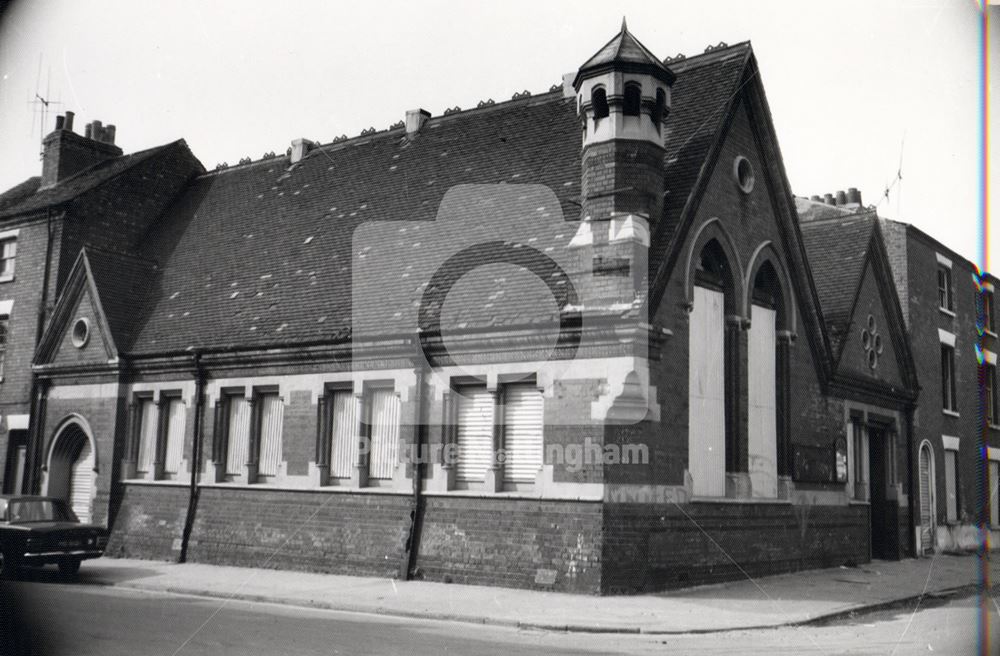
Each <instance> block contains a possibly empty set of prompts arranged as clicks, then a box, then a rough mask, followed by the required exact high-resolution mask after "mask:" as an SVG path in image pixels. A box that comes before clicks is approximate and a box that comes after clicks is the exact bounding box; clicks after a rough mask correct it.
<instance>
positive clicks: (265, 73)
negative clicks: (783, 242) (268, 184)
mask: <svg viewBox="0 0 1000 656" xmlns="http://www.w3.org/2000/svg"><path fill="white" fill-rule="evenodd" d="M2 1H3V0H0V2H2ZM996 9H997V8H996V7H992V8H991V9H990V11H992V12H993V13H992V14H991V16H993V20H992V22H991V27H992V29H991V34H990V36H989V39H990V43H991V44H993V47H994V56H993V58H992V61H991V63H990V69H991V71H990V75H991V78H992V79H991V87H992V89H991V90H992V92H993V98H994V101H993V103H992V108H991V110H990V113H991V119H995V118H997V115H998V114H1000V93H998V92H997V86H998V83H1000V47H996V46H997V45H1000V12H997V11H996ZM623 16H625V17H627V19H628V25H629V30H630V31H631V32H632V33H633V34H635V35H636V37H638V38H639V40H641V41H642V42H643V43H644V44H645V45H646V46H647V47H648V48H649V49H650V50H652V52H653V53H655V54H656V55H657V56H659V57H667V56H672V55H675V54H677V53H684V54H686V55H689V56H690V55H694V54H697V53H701V52H703V51H704V49H705V47H706V46H708V45H715V44H718V43H719V42H722V41H724V42H726V43H730V44H732V43H736V42H739V41H745V40H750V41H751V42H752V43H753V48H754V52H755V54H756V57H757V60H758V62H759V65H760V69H761V75H762V80H763V83H764V88H765V91H766V94H767V97H768V102H769V104H770V107H771V112H772V115H773V120H774V124H775V127H776V129H777V134H778V139H779V143H780V147H781V152H782V155H783V158H784V163H785V167H786V170H787V172H788V177H789V180H790V182H791V186H792V191H793V192H794V193H795V194H797V195H803V196H810V195H813V194H820V195H822V194H824V193H827V192H836V191H837V190H838V189H847V188H848V187H857V188H858V189H860V190H861V192H862V197H863V200H864V202H865V203H866V204H877V206H878V211H879V214H880V215H881V216H884V217H888V218H893V219H898V220H902V221H906V222H908V223H911V224H913V225H916V226H917V227H919V228H920V229H922V230H924V231H925V232H927V233H929V234H930V235H932V236H933V237H935V238H937V239H938V240H940V241H942V242H944V243H945V244H947V245H948V246H949V247H951V248H952V249H953V250H955V251H957V252H958V253H960V254H961V255H963V256H965V257H967V258H968V259H970V260H972V261H974V262H976V263H977V264H979V265H980V266H983V262H982V258H981V257H980V253H981V250H980V247H979V234H980V228H979V226H980V221H981V216H982V212H981V209H980V208H981V205H980V198H981V189H982V184H981V180H982V175H981V164H982V157H983V156H982V148H981V146H982V132H981V130H982V124H983V122H982V111H983V109H982V107H983V100H982V80H983V77H982V65H983V64H982V61H983V56H982V32H981V30H982V14H981V9H980V6H979V5H978V4H977V3H975V2H972V1H966V0H926V1H920V0H912V1H907V2H903V1H900V0H858V1H854V0H843V1H839V2H822V3H821V2H802V1H801V0H772V1H758V2H746V0H735V1H734V0H716V1H714V2H703V1H700V0H673V1H665V2H657V3H651V2H644V1H637V2H613V3H612V2H595V1H593V0H572V1H566V0H554V1H546V2H538V1H537V0H533V1H525V0H507V1H506V2H502V3H501V2H491V3H486V2H474V1H469V2H458V1H442V0H423V1H422V2H413V1H410V2H401V1H381V2H380V1H377V0H369V1H368V2H353V3H346V2H329V1H328V2H320V1H306V0H296V1H295V2H249V1H247V0H243V1H241V2H235V1H232V2H230V1H226V2H223V1H219V2H196V1H190V0H178V1H175V2H159V3H153V2H128V1H126V0H88V1H87V2H68V1H64V2H55V1H54V0H33V1H32V2H26V1H21V2H13V3H11V4H9V5H8V6H7V9H6V11H5V12H4V13H3V14H2V15H0V190H4V189H7V188H9V187H11V186H13V185H14V184H17V183H19V182H21V181H23V180H24V179H26V178H28V177H29V176H32V175H37V174H38V173H39V172H40V171H41V163H40V161H39V159H38V154H39V149H40V139H41V136H42V131H41V125H40V115H39V105H38V104H32V103H31V102H30V101H31V100H32V98H34V96H35V94H36V92H38V93H39V94H40V95H42V96H43V97H46V98H47V99H49V100H52V101H55V102H58V103H61V104H58V105H56V104H52V105H50V112H49V116H48V120H47V124H46V125H45V126H44V127H45V131H46V132H48V131H50V130H51V129H52V128H53V127H54V124H55V115H56V114H57V113H62V112H64V111H66V110H71V111H74V112H75V113H76V119H75V129H76V131H77V132H80V133H82V131H83V126H84V125H85V124H86V123H87V122H90V121H92V120H94V119H97V120H101V121H103V122H104V123H105V124H108V123H113V124H115V125H116V126H117V143H118V144H119V145H120V146H121V147H122V148H123V149H124V150H125V151H126V152H132V151H136V150H141V149H144V148H149V147H152V146H156V145H159V144H163V143H166V142H169V141H173V140H175V139H178V138H184V139H185V140H186V141H187V143H188V144H189V145H190V147H191V149H192V150H193V152H194V153H195V155H196V156H197V157H198V158H199V159H200V160H201V161H202V163H203V164H204V165H205V166H206V167H207V168H209V169H211V168H214V167H215V165H216V164H217V163H219V162H228V163H230V164H235V163H236V162H238V161H239V160H240V158H242V157H247V156H249V157H252V158H253V159H257V158H259V157H260V156H261V155H262V154H264V153H266V152H268V151H275V152H278V153H281V152H284V151H285V150H286V149H287V148H288V145H289V144H290V142H291V140H292V139H295V138H299V137H305V138H308V139H313V140H317V141H320V142H323V143H326V142H329V141H332V140H333V138H334V137H336V136H339V135H341V134H346V135H348V136H354V135H357V134H359V133H360V132H361V130H363V129H366V128H369V127H376V128H378V129H384V128H386V127H388V126H389V125H391V124H393V123H395V122H397V121H399V120H400V119H402V118H403V116H404V114H405V112H406V110H408V109H415V108H418V107H420V108H424V109H427V110H429V111H430V112H431V113H432V114H433V115H435V116H437V115H440V114H441V113H443V111H444V110H445V109H446V108H449V107H454V106H460V107H464V108H469V107H474V106H475V105H476V103H477V102H478V101H480V100H483V99H486V98H493V99H494V100H497V101H500V100H506V99H509V98H510V97H511V95H512V94H513V93H515V92H519V91H522V90H524V89H527V90H529V91H532V92H534V93H540V92H543V91H546V90H548V88H549V87H550V86H551V85H553V84H556V83H559V82H560V81H561V80H562V75H563V74H564V73H568V72H571V71H575V70H576V69H577V68H578V67H579V66H580V64H582V63H583V62H584V61H585V60H586V59H587V58H588V57H589V56H590V55H592V54H593V53H594V52H595V51H596V50H597V49H598V48H600V47H601V46H602V45H603V44H604V43H605V42H606V41H607V40H608V39H610V38H611V37H612V36H613V35H614V34H615V33H616V32H617V31H618V29H619V26H620V24H621V20H622V17H623ZM992 122H993V123H996V122H997V121H996V120H992ZM993 150H994V154H993V155H991V159H992V160H993V161H994V162H996V161H997V159H998V158H997V156H996V154H995V153H996V152H997V151H1000V148H994V149H993ZM998 163H1000V162H998ZM998 171H1000V166H998V165H996V164H994V165H993V166H992V174H991V176H990V177H991V178H992V181H993V182H996V176H997V172H998ZM898 172H901V179H900V180H897V181H895V182H894V180H896V178H897V173H898ZM887 186H891V189H890V192H889V195H888V197H887V198H886V197H884V191H885V189H886V187H887ZM994 186H995V187H1000V185H994ZM990 205H991V213H992V215H993V216H994V217H998V218H997V219H996V220H997V221H1000V191H996V192H995V193H994V194H993V198H992V199H991V201H990ZM996 232H998V233H1000V229H998V230H997V231H996ZM990 242H991V243H990V244H989V247H990V250H991V252H993V253H1000V251H998V250H997V249H998V248H1000V236H993V237H991V240H990Z"/></svg>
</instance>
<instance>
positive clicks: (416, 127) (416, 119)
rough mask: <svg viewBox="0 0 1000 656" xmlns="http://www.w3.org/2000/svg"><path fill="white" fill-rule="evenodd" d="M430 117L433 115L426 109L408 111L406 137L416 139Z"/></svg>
mask: <svg viewBox="0 0 1000 656" xmlns="http://www.w3.org/2000/svg"><path fill="white" fill-rule="evenodd" d="M430 117H431V113H430V112H429V111H427V110H426V109H408V110H406V136H408V137H410V138H411V139H412V138H413V137H415V136H416V135H417V134H418V133H419V132H420V130H421V129H423V127H424V123H426V122H427V119H429V118H430Z"/></svg>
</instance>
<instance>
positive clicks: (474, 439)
mask: <svg viewBox="0 0 1000 656" xmlns="http://www.w3.org/2000/svg"><path fill="white" fill-rule="evenodd" d="M455 392H456V396H457V398H458V408H457V413H458V416H457V423H458V426H457V431H456V444H457V447H458V454H457V455H458V462H457V463H456V472H455V473H456V476H455V478H456V480H457V481H459V482H460V483H465V484H468V483H480V482H482V481H483V480H484V479H485V477H486V472H487V470H489V469H490V468H491V467H493V465H494V463H497V465H498V466H500V467H502V469H503V479H502V480H503V482H504V483H505V484H506V485H507V487H510V488H513V489H517V488H518V487H519V486H522V485H530V484H533V483H534V481H535V476H536V475H537V474H538V471H539V470H540V469H541V468H542V444H543V433H544V430H543V425H544V419H543V411H544V406H543V399H542V392H541V390H539V389H538V387H537V385H535V383H533V382H532V383H507V384H501V385H500V386H499V387H498V389H497V390H496V392H493V391H490V390H488V389H487V388H486V386H485V385H463V386H461V387H458V388H456V390H455ZM497 431H499V432H497ZM495 444H497V445H498V446H499V451H495V450H494V445H495Z"/></svg>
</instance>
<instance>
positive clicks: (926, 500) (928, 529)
mask: <svg viewBox="0 0 1000 656" xmlns="http://www.w3.org/2000/svg"><path fill="white" fill-rule="evenodd" d="M919 469H920V471H919V478H920V549H921V551H922V552H923V553H930V552H932V551H933V550H934V533H935V527H934V514H935V513H934V490H935V487H934V455H933V453H932V452H931V445H930V444H927V443H926V442H925V443H923V444H922V445H920V462H919Z"/></svg>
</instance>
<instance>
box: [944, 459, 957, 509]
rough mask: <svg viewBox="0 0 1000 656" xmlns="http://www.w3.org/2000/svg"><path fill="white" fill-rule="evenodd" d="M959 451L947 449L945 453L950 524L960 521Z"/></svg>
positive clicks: (945, 480) (945, 479) (946, 490)
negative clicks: (957, 471) (957, 469)
mask: <svg viewBox="0 0 1000 656" xmlns="http://www.w3.org/2000/svg"><path fill="white" fill-rule="evenodd" d="M957 456H958V451H952V450H951V449H945V452H944V488H945V495H946V497H947V498H946V499H945V501H946V503H947V506H946V510H947V513H948V515H947V517H948V521H949V522H954V521H958V485H957V484H958V481H957V480H955V472H956V467H957V465H958V457H957Z"/></svg>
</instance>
